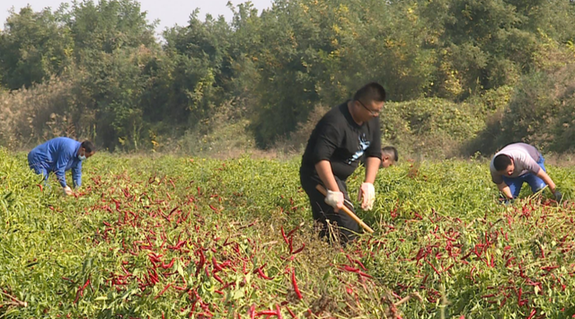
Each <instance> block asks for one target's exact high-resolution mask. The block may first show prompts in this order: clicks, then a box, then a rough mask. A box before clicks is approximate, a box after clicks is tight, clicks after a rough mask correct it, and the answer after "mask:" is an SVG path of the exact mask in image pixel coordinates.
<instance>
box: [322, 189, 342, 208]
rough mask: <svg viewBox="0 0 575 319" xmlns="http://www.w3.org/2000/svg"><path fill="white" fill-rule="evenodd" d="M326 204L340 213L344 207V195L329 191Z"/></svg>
mask: <svg viewBox="0 0 575 319" xmlns="http://www.w3.org/2000/svg"><path fill="white" fill-rule="evenodd" d="M325 203H326V204H328V205H329V206H331V207H333V210H334V211H335V212H337V211H339V210H340V209H341V208H342V207H343V193H342V192H333V191H330V190H328V191H327V196H326V197H325Z"/></svg>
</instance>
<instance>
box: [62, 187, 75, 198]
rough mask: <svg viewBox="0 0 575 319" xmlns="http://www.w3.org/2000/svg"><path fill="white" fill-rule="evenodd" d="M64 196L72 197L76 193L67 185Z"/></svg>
mask: <svg viewBox="0 0 575 319" xmlns="http://www.w3.org/2000/svg"><path fill="white" fill-rule="evenodd" d="M64 194H66V195H68V196H70V195H72V194H74V193H73V192H72V189H71V188H70V186H68V185H66V187H64Z"/></svg>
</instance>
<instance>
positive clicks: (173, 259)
mask: <svg viewBox="0 0 575 319" xmlns="http://www.w3.org/2000/svg"><path fill="white" fill-rule="evenodd" d="M175 260H176V259H175V258H172V261H170V263H169V264H164V262H162V265H161V267H162V268H164V269H168V268H172V266H173V265H174V261H175Z"/></svg>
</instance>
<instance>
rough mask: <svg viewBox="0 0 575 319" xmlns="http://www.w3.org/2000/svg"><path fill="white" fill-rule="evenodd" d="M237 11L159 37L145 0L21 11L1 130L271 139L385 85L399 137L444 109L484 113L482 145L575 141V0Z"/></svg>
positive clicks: (475, 130) (39, 134) (279, 2)
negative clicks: (234, 134) (363, 90)
mask: <svg viewBox="0 0 575 319" xmlns="http://www.w3.org/2000/svg"><path fill="white" fill-rule="evenodd" d="M230 10H233V18H232V20H231V21H229V22H228V21H226V20H225V19H224V18H223V17H212V16H209V15H208V16H206V17H199V16H198V11H194V12H192V13H191V14H190V18H189V22H188V24H187V25H185V26H175V27H172V28H169V29H166V30H164V32H163V34H162V38H161V39H159V38H157V37H156V36H155V27H156V25H155V23H154V22H150V21H149V19H148V18H147V16H146V13H145V12H143V11H142V9H141V7H140V4H139V3H138V2H137V1H133V0H109V1H108V0H101V1H99V2H93V1H86V0H84V1H75V2H73V3H72V4H70V5H66V4H63V5H61V6H60V7H59V8H57V9H55V10H51V9H43V10H41V11H34V9H33V8H31V7H25V8H23V9H21V10H20V11H19V12H11V13H10V16H9V17H8V18H7V20H6V21H5V22H4V28H3V29H2V31H1V32H0V87H1V89H2V93H0V108H2V113H3V114H4V115H0V121H2V122H4V124H10V125H11V128H10V129H8V128H4V129H0V141H2V143H3V144H5V145H7V144H9V143H8V142H7V141H12V142H14V143H16V142H15V141H22V140H26V141H32V140H35V139H41V138H44V137H47V136H49V135H51V134H52V135H53V134H67V135H74V136H82V137H84V138H91V139H93V140H94V141H95V142H96V143H97V144H98V145H100V146H101V147H103V148H105V149H109V150H115V149H124V150H133V149H149V148H154V147H155V146H156V145H157V144H158V143H161V141H164V142H165V143H167V141H168V140H170V139H171V138H174V139H177V138H178V137H182V136H184V135H185V134H186V132H188V133H189V132H196V133H198V135H194V136H200V137H201V136H206V135H209V134H210V133H213V132H214V127H216V126H222V125H224V126H225V125H227V124H229V125H230V127H232V126H233V125H234V124H237V123H242V124H241V125H239V126H233V127H237V128H238V129H239V130H244V131H245V132H247V134H249V136H251V137H253V139H254V141H255V142H254V143H255V145H257V146H258V147H261V148H268V147H272V146H274V145H276V143H277V142H278V141H280V140H285V139H289V137H290V136H292V135H293V134H296V133H297V130H298V129H301V127H302V125H303V126H305V123H306V122H308V121H309V119H310V114H311V115H313V114H314V109H317V108H318V107H320V106H323V107H328V106H333V105H335V104H337V103H340V102H343V101H344V100H345V99H346V98H348V97H349V96H350V95H351V94H352V92H354V91H355V90H356V89H357V88H358V87H360V86H361V85H362V84H364V83H366V82H368V81H377V82H380V83H382V84H383V85H384V86H385V88H386V89H387V90H388V92H389V98H390V101H391V102H392V103H389V110H388V111H389V112H393V113H389V114H386V113H385V112H384V114H382V125H383V126H384V130H383V131H384V138H386V139H387V140H388V141H389V142H392V143H393V142H401V141H402V137H401V136H400V133H401V132H403V133H405V134H411V135H413V136H415V135H416V134H424V133H423V132H422V131H421V130H428V131H426V132H431V131H433V130H437V129H440V130H441V129H442V127H440V126H437V125H438V124H437V123H438V122H437V119H438V118H439V119H441V120H442V121H443V122H445V123H450V122H452V120H451V119H450V116H452V115H453V114H455V113H458V112H459V113H462V114H467V116H469V117H473V118H472V119H471V118H467V119H466V117H467V116H465V117H463V118H462V119H461V125H458V127H454V128H453V129H455V130H457V129H459V130H461V127H462V126H465V125H467V124H469V122H470V121H471V122H473V123H474V124H473V125H467V126H465V127H466V129H467V130H468V131H466V134H464V135H465V137H464V138H463V140H465V145H467V148H468V150H482V151H490V150H491V149H490V143H487V142H488V141H490V142H493V141H494V140H495V141H497V143H499V144H501V143H504V142H508V141H511V140H526V141H529V142H536V143H539V144H541V145H542V146H544V147H547V148H548V149H551V150H556V151H566V150H571V149H572V148H573V147H574V146H575V143H573V142H572V141H573V140H574V139H573V137H575V130H574V129H573V128H572V127H573V125H575V122H573V118H575V116H573V113H572V112H573V111H572V110H573V109H575V102H574V100H575V98H574V97H573V95H574V94H573V92H574V90H575V67H574V66H573V65H574V64H573V61H574V60H575V59H574V58H575V46H574V44H573V43H574V41H575V28H573V27H572V26H573V25H574V24H575V4H573V3H572V2H571V1H566V0H565V1H559V0H552V1H549V0H521V1H519V0H482V1H476V0H408V1H392V0H387V1H381V0H274V1H273V5H272V7H271V8H269V9H266V10H263V11H262V12H258V10H257V9H255V8H254V7H253V6H252V5H251V4H250V3H249V2H247V3H244V4H240V5H238V6H235V7H234V6H230ZM414 106H417V107H414ZM442 112H443V113H445V112H448V114H451V115H449V116H447V117H445V115H441V114H442ZM453 116H454V115H453ZM439 122H441V121H439ZM476 122H477V123H478V124H477V123H476ZM466 123H467V124H466ZM5 126H6V125H5ZM400 126H401V127H400ZM385 132H387V133H385ZM452 133H453V131H448V132H447V133H446V134H447V135H453V134H452ZM414 134H415V135H414ZM434 139H435V138H434ZM416 140H417V138H414V139H413V140H405V138H403V141H404V142H405V143H407V142H409V143H412V142H413V141H416ZM497 143H495V144H497ZM491 144H493V143H491ZM462 145H463V144H462Z"/></svg>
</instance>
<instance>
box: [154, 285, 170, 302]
mask: <svg viewBox="0 0 575 319" xmlns="http://www.w3.org/2000/svg"><path fill="white" fill-rule="evenodd" d="M171 285H172V283H169V284H167V285H166V287H164V289H162V291H160V293H159V294H158V295H157V296H156V297H154V299H158V298H160V296H161V295H163V294H164V292H166V290H168V288H170V286H171Z"/></svg>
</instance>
